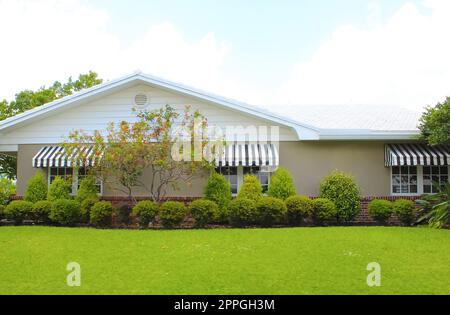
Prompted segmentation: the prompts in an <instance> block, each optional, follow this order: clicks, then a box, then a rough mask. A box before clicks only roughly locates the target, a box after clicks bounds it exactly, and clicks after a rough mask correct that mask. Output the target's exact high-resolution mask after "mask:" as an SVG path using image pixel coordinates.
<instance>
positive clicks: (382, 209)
mask: <svg viewBox="0 0 450 315" xmlns="http://www.w3.org/2000/svg"><path fill="white" fill-rule="evenodd" d="M367 210H368V212H369V214H370V216H371V217H372V218H374V219H375V220H376V221H377V222H379V223H386V222H387V220H388V219H389V218H390V217H391V215H392V202H390V201H389V200H383V199H374V200H372V201H371V202H369V205H368V206H367Z"/></svg>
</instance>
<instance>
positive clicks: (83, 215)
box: [80, 196, 99, 222]
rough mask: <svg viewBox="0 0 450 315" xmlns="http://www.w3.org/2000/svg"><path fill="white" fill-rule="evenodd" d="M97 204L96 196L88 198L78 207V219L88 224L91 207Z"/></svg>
mask: <svg viewBox="0 0 450 315" xmlns="http://www.w3.org/2000/svg"><path fill="white" fill-rule="evenodd" d="M97 202H99V200H98V198H97V196H95V197H88V198H86V199H84V200H83V201H82V202H81V207H80V219H81V221H83V222H89V221H90V218H91V209H92V207H93V206H94V205H95V204H96V203H97Z"/></svg>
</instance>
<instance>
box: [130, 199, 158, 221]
mask: <svg viewBox="0 0 450 315" xmlns="http://www.w3.org/2000/svg"><path fill="white" fill-rule="evenodd" d="M133 214H134V215H135V216H136V217H137V218H138V220H139V226H140V227H143V228H147V227H148V225H149V224H150V222H153V221H154V220H155V218H156V216H157V215H158V204H157V203H156V202H153V201H150V200H142V201H139V202H138V203H137V204H136V205H135V206H134V207H133Z"/></svg>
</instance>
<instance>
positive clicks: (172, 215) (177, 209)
mask: <svg viewBox="0 0 450 315" xmlns="http://www.w3.org/2000/svg"><path fill="white" fill-rule="evenodd" d="M187 210H188V209H187V208H186V206H185V205H184V203H182V202H178V201H166V202H164V203H163V204H162V205H161V208H160V211H159V218H160V219H161V223H162V225H164V226H165V227H173V226H175V225H178V224H180V223H181V222H183V220H184V218H185V217H186V214H187Z"/></svg>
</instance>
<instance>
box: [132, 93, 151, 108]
mask: <svg viewBox="0 0 450 315" xmlns="http://www.w3.org/2000/svg"><path fill="white" fill-rule="evenodd" d="M134 104H135V105H136V106H138V107H144V106H145V105H147V104H148V96H147V95H145V94H144V93H139V94H136V96H135V97H134Z"/></svg>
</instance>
